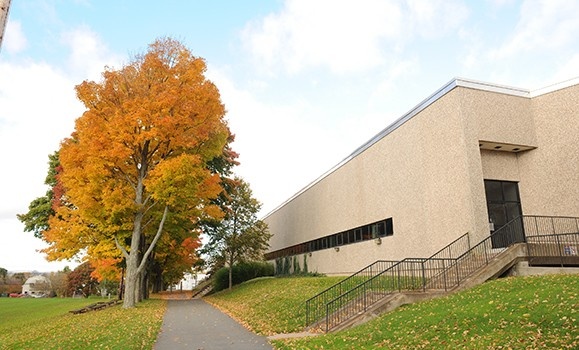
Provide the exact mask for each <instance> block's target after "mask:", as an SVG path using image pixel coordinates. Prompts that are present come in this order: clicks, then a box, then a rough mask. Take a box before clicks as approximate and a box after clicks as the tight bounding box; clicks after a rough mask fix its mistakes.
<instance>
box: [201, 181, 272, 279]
mask: <svg viewBox="0 0 579 350" xmlns="http://www.w3.org/2000/svg"><path fill="white" fill-rule="evenodd" d="M219 204H220V206H221V208H222V210H223V212H224V217H223V219H222V220H207V221H206V222H205V225H204V232H205V233H206V234H207V236H208V238H209V241H208V243H207V244H206V245H205V246H204V248H203V253H205V254H207V255H208V256H209V257H210V258H211V260H212V261H213V262H214V263H216V262H219V261H223V262H225V263H226V264H227V265H228V266H229V289H231V287H232V284H233V276H232V270H233V269H232V268H231V267H232V266H233V265H234V264H236V263H239V262H242V261H247V260H263V253H264V250H265V249H266V248H267V247H268V242H269V239H270V238H271V233H269V229H268V227H267V224H266V223H265V222H263V221H261V220H259V219H258V218H257V213H258V212H259V210H260V209H261V203H260V202H259V201H258V200H257V199H255V198H253V196H252V191H251V188H250V187H249V184H248V183H247V182H245V181H244V180H243V179H241V178H239V177H236V178H234V179H233V180H230V181H228V182H226V186H225V191H224V192H222V196H221V198H220V203H219Z"/></svg>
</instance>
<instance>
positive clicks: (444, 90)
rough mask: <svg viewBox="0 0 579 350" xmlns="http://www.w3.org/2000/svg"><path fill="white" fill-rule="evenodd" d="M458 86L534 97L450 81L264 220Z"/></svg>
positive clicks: (462, 80)
mask: <svg viewBox="0 0 579 350" xmlns="http://www.w3.org/2000/svg"><path fill="white" fill-rule="evenodd" d="M572 80H573V79H572ZM570 81H571V80H569V81H567V82H564V83H568V82H570ZM578 83H579V78H577V79H576V81H575V83H574V84H578ZM562 84H563V83H562ZM574 84H571V83H569V84H568V85H567V86H570V85H574ZM556 85H557V86H558V85H560V84H556ZM457 86H460V87H465V88H469V89H476V90H482V91H488V92H495V93H500V94H507V95H512V96H518V97H526V98H530V97H532V93H531V92H530V91H529V90H526V89H521V88H516V87H512V86H506V85H499V84H492V83H485V82H482V81H476V80H472V79H465V78H454V79H452V80H451V81H449V82H448V83H446V84H445V85H444V86H442V87H441V88H440V89H438V90H437V91H436V92H434V93H433V94H432V95H430V96H429V97H427V98H426V99H424V100H423V101H422V102H420V103H419V104H417V105H416V106H415V107H414V108H412V109H411V110H410V111H408V112H407V113H406V114H404V115H403V116H402V117H400V118H398V119H397V120H396V121H394V122H393V123H392V124H390V125H389V126H388V127H386V128H385V129H383V130H382V131H380V132H379V133H377V134H376V135H375V136H374V137H372V138H371V139H370V140H368V141H366V142H365V143H364V144H363V145H361V146H360V147H358V148H357V149H356V150H354V152H352V153H350V155H349V156H347V157H346V158H344V159H343V160H342V161H341V162H339V163H338V164H336V165H334V166H333V167H332V168H331V169H330V170H328V171H326V172H325V173H323V174H322V175H320V176H319V177H318V178H316V179H315V180H314V181H312V182H310V183H309V184H308V185H306V186H305V187H304V188H302V189H301V190H299V191H298V192H297V193H296V194H294V195H293V196H291V197H290V198H288V199H287V200H285V201H284V202H283V203H281V204H280V205H278V206H277V207H275V208H274V209H273V210H272V211H270V212H269V213H268V214H266V215H265V217H264V219H265V218H267V217H268V216H270V215H271V214H273V213H274V212H276V211H277V210H279V209H280V208H281V207H283V206H284V205H286V204H287V203H289V202H291V201H292V200H293V199H295V198H296V197H298V196H299V195H300V194H302V193H304V192H305V191H307V190H308V189H309V188H311V187H312V186H314V185H315V184H317V183H318V182H320V181H321V180H323V179H324V178H325V177H326V176H328V175H330V174H331V173H333V172H334V171H336V170H338V169H339V168H341V167H342V166H343V165H344V164H346V163H348V162H349V161H350V160H352V159H354V158H355V157H357V156H358V155H360V154H361V153H362V152H364V151H365V150H367V149H368V148H370V147H371V146H372V145H374V144H375V143H376V142H378V141H380V140H381V139H382V138H384V137H386V136H387V135H388V134H390V133H391V132H393V131H394V130H396V129H398V127H400V126H401V125H402V124H404V123H406V122H407V121H408V120H410V119H412V118H413V117H414V116H415V115H417V114H418V113H420V112H421V111H423V110H424V109H426V108H427V107H428V106H430V105H431V104H433V103H434V102H436V101H437V100H438V99H440V98H441V97H443V96H444V95H446V94H447V93H448V92H450V91H451V90H452V89H454V88H455V87H457ZM553 86H555V85H553ZM561 88H562V87H558V88H556V89H553V90H551V91H554V90H557V89H561ZM537 91H542V90H537ZM549 92H550V91H549ZM543 93H546V92H543Z"/></svg>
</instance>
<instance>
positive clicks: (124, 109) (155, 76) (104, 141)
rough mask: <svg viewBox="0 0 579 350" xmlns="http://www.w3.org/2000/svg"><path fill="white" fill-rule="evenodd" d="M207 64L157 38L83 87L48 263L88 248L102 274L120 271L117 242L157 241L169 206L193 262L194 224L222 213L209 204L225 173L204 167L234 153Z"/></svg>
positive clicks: (131, 247)
mask: <svg viewBox="0 0 579 350" xmlns="http://www.w3.org/2000/svg"><path fill="white" fill-rule="evenodd" d="M205 70H206V65H205V61H204V60H203V59H201V58H198V57H195V56H193V55H192V54H191V52H190V51H189V50H187V49H186V48H185V47H184V46H183V45H182V44H180V43H179V42H177V41H175V40H172V39H160V40H157V41H155V42H154V43H153V44H151V45H150V47H149V50H148V51H147V52H146V53H145V54H144V55H141V56H138V57H136V58H135V59H134V60H133V61H132V62H130V63H129V64H127V65H126V66H124V67H122V68H121V69H118V70H113V69H107V70H106V71H105V72H104V73H103V75H102V76H103V80H102V81H101V82H94V81H84V82H83V83H81V84H80V85H78V86H77V87H76V92H77V96H78V98H79V99H80V100H81V101H82V102H83V103H84V105H85V107H86V111H85V112H84V113H83V114H82V116H81V117H79V118H78V119H77V120H76V124H75V131H74V133H73V134H72V135H71V137H70V138H68V139H66V140H64V141H63V142H62V144H61V149H60V151H59V152H60V153H59V154H60V164H61V166H62V169H59V170H60V171H59V174H58V180H59V186H62V189H59V191H60V192H62V193H60V192H59V196H64V197H65V198H66V201H65V202H64V203H63V205H60V206H55V207H56V208H55V209H56V215H55V216H54V217H52V218H51V219H50V228H49V230H47V231H45V232H44V239H45V240H46V241H47V242H48V243H49V247H48V248H46V249H45V252H46V253H47V254H48V256H49V258H50V259H63V258H70V257H72V256H74V255H75V254H78V253H79V252H86V254H88V258H89V260H90V261H91V263H92V264H93V266H94V267H95V268H96V270H95V274H96V275H97V276H99V277H100V278H103V276H108V274H109V273H116V271H115V270H114V269H113V268H112V267H113V265H114V264H116V262H118V261H119V259H120V258H121V254H120V251H118V250H116V248H115V243H114V242H115V238H116V239H117V240H118V242H120V244H121V246H122V247H123V249H125V250H126V251H127V252H128V254H131V255H132V254H137V251H136V249H135V247H136V246H135V242H134V241H135V237H140V235H144V236H145V241H146V242H148V243H150V242H151V241H152V239H151V237H152V236H154V235H155V233H156V229H157V228H156V226H155V224H157V223H159V222H160V218H161V215H162V213H163V209H164V208H165V207H166V206H167V207H168V208H169V213H170V215H169V219H168V222H167V224H166V226H167V228H166V229H164V231H168V233H169V234H170V235H175V239H176V241H175V242H180V243H177V244H180V245H181V249H182V250H180V252H179V253H177V254H178V255H179V256H180V259H182V260H183V263H187V264H190V263H191V261H193V260H194V258H193V256H192V255H191V252H194V251H195V250H196V249H197V248H198V247H199V242H198V238H197V234H194V233H193V230H194V229H195V224H196V223H197V222H198V220H199V218H200V217H205V216H211V217H220V216H221V215H222V213H221V211H220V209H219V208H218V207H217V206H214V205H212V204H211V199H213V198H215V197H216V196H217V195H218V194H219V193H220V192H221V178H220V176H219V175H218V174H216V173H214V172H212V171H210V170H209V167H208V166H207V164H208V162H209V161H211V160H213V159H215V158H216V157H221V156H223V155H224V154H229V155H230V156H231V158H232V159H233V157H235V156H236V154H235V153H234V152H233V151H231V150H230V149H229V147H228V143H229V142H231V141H232V140H233V136H232V135H231V133H230V131H229V128H228V126H227V123H226V122H225V120H224V115H225V108H224V106H223V104H222V103H221V100H220V96H219V91H218V89H217V87H216V86H215V85H214V84H213V83H211V82H210V81H208V80H207V79H206V78H205V76H204V73H205ZM138 220H140V221H138ZM171 220H173V221H174V222H173V223H171ZM137 221H138V223H139V225H141V224H142V226H135V223H137ZM149 222H151V223H153V224H151V225H146V224H147V223H149ZM135 227H142V228H141V229H140V230H139V229H135ZM135 230H136V231H135ZM183 231H186V232H189V233H188V234H185V235H184V236H185V238H183V233H182V232H183ZM138 239H139V241H140V238H138ZM162 241H165V242H166V240H162ZM160 242H161V241H160ZM103 247H106V249H104V248H103ZM111 251H115V253H114V254H111ZM166 253H167V254H171V252H170V251H167V252H166ZM195 259H196V257H195ZM193 262H194V261H193ZM131 268H133V266H128V265H127V269H131Z"/></svg>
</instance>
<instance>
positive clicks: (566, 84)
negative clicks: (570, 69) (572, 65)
mask: <svg viewBox="0 0 579 350" xmlns="http://www.w3.org/2000/svg"><path fill="white" fill-rule="evenodd" d="M573 85H579V77H575V78H571V79H569V80H565V81H562V82H560V83H556V84H553V85H549V86H546V87H544V88H540V89H537V90H533V91H531V97H537V96H541V95H545V94H548V93H550V92H554V91H557V90H562V89H565V88H568V87H570V86H573Z"/></svg>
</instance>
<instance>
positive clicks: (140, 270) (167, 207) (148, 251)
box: [137, 205, 169, 274]
mask: <svg viewBox="0 0 579 350" xmlns="http://www.w3.org/2000/svg"><path fill="white" fill-rule="evenodd" d="M168 212H169V206H167V205H166V206H165V210H164V211H163V218H162V219H161V222H160V223H159V229H158V230H157V234H155V238H153V241H152V242H151V245H149V248H148V249H147V251H146V252H145V254H143V258H142V259H141V264H140V265H139V268H138V269H137V274H139V273H141V272H142V271H143V269H144V268H145V265H146V262H147V258H148V257H149V254H151V252H152V251H153V248H155V245H156V244H157V241H158V240H159V237H161V233H162V232H163V225H165V219H166V218H167V213H168Z"/></svg>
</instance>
